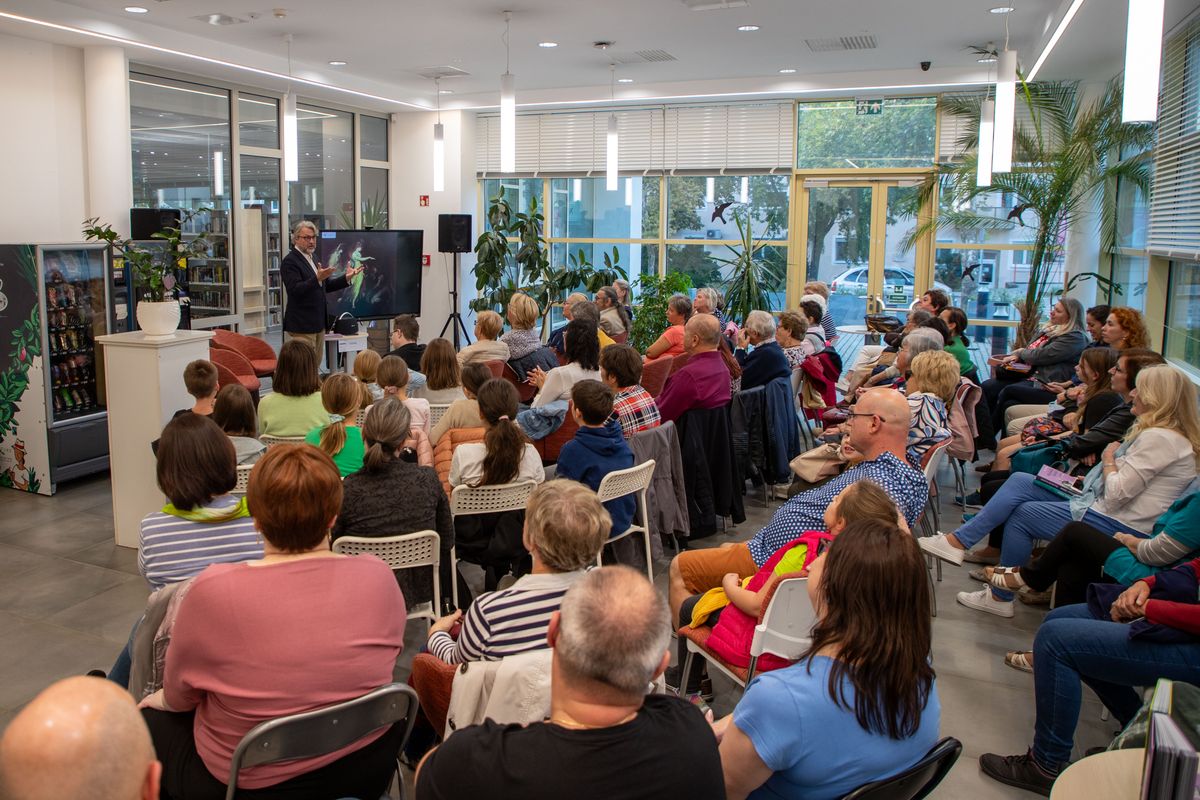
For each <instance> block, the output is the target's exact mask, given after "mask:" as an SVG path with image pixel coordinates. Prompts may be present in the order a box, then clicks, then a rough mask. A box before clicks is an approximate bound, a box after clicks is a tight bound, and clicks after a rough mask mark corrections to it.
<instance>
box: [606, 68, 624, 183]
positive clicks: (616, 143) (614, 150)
mask: <svg viewBox="0 0 1200 800" xmlns="http://www.w3.org/2000/svg"><path fill="white" fill-rule="evenodd" d="M608 72H609V99H610V100H616V99H617V92H616V85H617V84H616V81H617V65H616V64H609V66H608ZM619 137H620V132H619V130H618V127H617V115H616V113H615V112H614V113H612V114H609V115H608V136H607V137H606V139H605V158H604V189H605V191H609V192H615V191H616V190H617V184H618V179H617V172H618V171H619V170H620V165H619V164H618V163H617V162H618V160H619V159H620V150H621V145H620V138H619Z"/></svg>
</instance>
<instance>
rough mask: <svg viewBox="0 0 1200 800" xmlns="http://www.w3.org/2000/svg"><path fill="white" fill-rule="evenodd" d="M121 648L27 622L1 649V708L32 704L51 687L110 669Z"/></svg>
mask: <svg viewBox="0 0 1200 800" xmlns="http://www.w3.org/2000/svg"><path fill="white" fill-rule="evenodd" d="M120 650H121V647H120V645H114V644H113V643H112V642H109V641H107V640H105V639H100V638H98V637H95V636H88V635H86V634H82V633H78V632H76V631H72V630H68V629H66V628H62V627H58V626H56V625H48V624H46V623H44V622H26V623H24V624H21V625H19V626H18V627H17V628H16V629H15V630H12V631H9V632H8V633H6V634H5V635H4V647H3V649H0V676H3V680H0V708H4V709H12V708H15V707H17V706H19V705H21V704H22V703H26V702H28V701H29V700H30V699H31V698H32V697H33V696H34V695H36V694H37V693H38V692H40V691H41V690H42V689H44V688H46V687H47V686H48V685H50V684H51V683H53V682H54V681H57V680H59V679H61V678H65V677H67V676H69V675H80V674H83V673H85V672H87V671H88V670H89V669H108V668H109V666H111V665H112V662H113V660H114V659H115V658H116V656H117V653H118V652H120Z"/></svg>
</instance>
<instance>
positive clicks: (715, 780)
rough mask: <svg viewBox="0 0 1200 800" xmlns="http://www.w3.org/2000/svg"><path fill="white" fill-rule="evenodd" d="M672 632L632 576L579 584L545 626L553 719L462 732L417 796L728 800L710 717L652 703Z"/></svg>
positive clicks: (663, 701) (429, 761) (653, 596)
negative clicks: (653, 683) (652, 684)
mask: <svg viewBox="0 0 1200 800" xmlns="http://www.w3.org/2000/svg"><path fill="white" fill-rule="evenodd" d="M922 587H924V584H922ZM669 622H670V621H669V619H668V617H667V609H666V605H665V604H664V603H663V601H662V598H661V596H660V595H659V593H658V592H657V591H656V590H655V588H654V586H653V585H652V584H651V583H650V582H649V581H648V580H646V577H645V576H644V575H642V574H641V573H639V572H637V571H636V570H633V569H630V568H629V567H622V566H613V567H603V568H601V569H595V570H591V571H590V572H588V573H587V574H586V575H584V576H583V577H582V578H579V579H578V580H577V581H576V583H575V585H574V586H573V587H571V589H570V591H568V592H567V593H566V595H565V597H564V598H563V600H562V607H561V609H560V610H559V611H556V612H555V613H554V615H553V616H552V617H551V620H550V623H549V632H548V635H547V640H548V642H549V644H550V647H551V648H552V650H553V655H552V666H551V672H552V680H551V701H550V708H551V714H550V718H549V719H548V720H547V721H546V722H536V723H533V724H531V725H527V726H522V725H497V724H496V723H494V722H491V721H488V722H484V723H483V724H482V725H478V726H474V727H469V728H465V729H463V730H460V731H458V732H456V733H455V734H454V735H453V736H452V737H450V738H449V739H447V740H446V742H445V744H443V745H441V746H440V747H438V748H437V749H436V750H434V751H432V752H431V753H430V754H429V755H427V756H426V757H425V759H424V761H423V762H422V763H421V765H420V766H419V767H418V769H417V775H416V785H417V795H418V796H419V797H421V798H422V800H442V798H446V799H447V800H449V799H450V798H465V797H479V798H482V797H488V798H493V799H494V800H559V798H564V797H570V798H573V800H610V799H611V798H614V797H621V798H630V800H649V799H650V798H668V797H672V798H673V797H686V798H689V800H719V798H722V797H724V796H725V792H724V789H723V787H722V785H721V765H720V761H719V759H718V753H717V746H716V739H715V738H714V737H713V734H712V731H711V729H710V728H709V726H708V723H707V722H706V721H705V719H704V717H703V716H701V714H700V712H699V711H698V710H697V709H696V707H695V706H692V705H690V704H689V703H686V702H684V701H683V700H680V699H679V698H677V697H671V696H668V695H655V694H647V693H646V692H647V688H648V686H649V685H650V682H651V681H653V680H654V679H655V678H657V677H658V676H659V675H660V674H662V671H663V669H665V668H666V666H667V663H668V661H669V659H670V656H669V654H668V652H667V645H668V644H669V642H670V636H671V629H670V624H669Z"/></svg>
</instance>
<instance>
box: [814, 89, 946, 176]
mask: <svg viewBox="0 0 1200 800" xmlns="http://www.w3.org/2000/svg"><path fill="white" fill-rule="evenodd" d="M796 108H797V114H796V168H797V169H879V168H896V167H930V166H932V165H933V158H934V151H935V149H936V140H937V98H936V97H897V98H889V99H886V100H883V101H882V102H881V103H880V104H878V105H876V104H874V103H869V104H866V107H861V106H860V104H859V103H858V102H857V101H855V100H852V99H848V100H831V101H817V102H802V103H798V104H797V106H796Z"/></svg>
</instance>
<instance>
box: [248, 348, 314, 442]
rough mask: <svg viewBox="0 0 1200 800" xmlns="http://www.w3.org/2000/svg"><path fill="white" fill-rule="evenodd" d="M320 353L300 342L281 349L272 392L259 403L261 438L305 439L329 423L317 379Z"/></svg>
mask: <svg viewBox="0 0 1200 800" xmlns="http://www.w3.org/2000/svg"><path fill="white" fill-rule="evenodd" d="M317 363H318V362H317V351H316V350H313V349H312V347H311V346H310V345H309V344H308V342H305V341H303V340H301V339H289V340H288V341H286V342H284V343H283V347H281V348H280V349H279V362H278V363H277V364H276V365H275V377H274V378H272V379H271V392H270V393H269V394H267V395H265V396H264V397H263V398H262V400H259V401H258V434H259V436H303V435H305V434H306V433H308V432H309V431H310V430H312V429H313V428H314V427H321V426H323V425H326V424H328V422H329V414H328V412H326V411H325V407H324V405H322V403H321V380H320V378H318V377H317Z"/></svg>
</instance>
